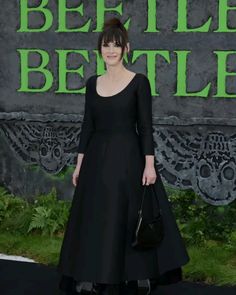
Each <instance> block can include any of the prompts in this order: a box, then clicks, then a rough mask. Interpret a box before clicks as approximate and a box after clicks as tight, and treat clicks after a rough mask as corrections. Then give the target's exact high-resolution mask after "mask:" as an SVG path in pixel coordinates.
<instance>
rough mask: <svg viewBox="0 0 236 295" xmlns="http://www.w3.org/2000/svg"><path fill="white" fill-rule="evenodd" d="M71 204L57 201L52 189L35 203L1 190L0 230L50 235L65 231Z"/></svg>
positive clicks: (36, 199) (54, 191) (37, 198)
mask: <svg viewBox="0 0 236 295" xmlns="http://www.w3.org/2000/svg"><path fill="white" fill-rule="evenodd" d="M70 206H71V202H68V201H61V200H57V196H56V190H55V188H52V190H51V192H50V193H49V194H47V195H39V196H37V197H36V198H35V200H34V202H33V203H31V202H27V201H26V200H23V199H22V198H19V197H16V196H13V195H11V194H9V193H8V192H7V191H6V190H5V189H3V188H1V189H0V229H3V230H5V231H11V232H17V233H21V234H25V235H26V234H28V233H29V232H34V233H40V234H41V235H50V236H52V235H53V234H57V233H59V234H60V233H61V232H63V231H64V228H65V225H66V222H67V219H68V214H69V209H70Z"/></svg>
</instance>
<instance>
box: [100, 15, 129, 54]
mask: <svg viewBox="0 0 236 295" xmlns="http://www.w3.org/2000/svg"><path fill="white" fill-rule="evenodd" d="M103 40H104V43H109V42H113V41H115V42H116V44H117V45H118V46H121V47H122V52H121V57H120V60H121V59H122V57H123V55H124V50H125V47H126V46H127V43H128V42H129V39H128V32H127V30H126V28H125V27H124V25H123V24H122V23H121V21H120V20H119V18H117V17H112V18H110V19H108V20H106V21H105V22H104V25H103V30H102V32H101V33H100V35H99V37H98V52H99V55H100V57H101V56H102V49H101V48H102V41H103Z"/></svg>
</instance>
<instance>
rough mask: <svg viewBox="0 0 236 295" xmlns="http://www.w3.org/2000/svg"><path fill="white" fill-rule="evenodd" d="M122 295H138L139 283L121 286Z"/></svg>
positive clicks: (131, 282)
mask: <svg viewBox="0 0 236 295" xmlns="http://www.w3.org/2000/svg"><path fill="white" fill-rule="evenodd" d="M121 294H122V295H138V281H128V282H126V283H123V284H121Z"/></svg>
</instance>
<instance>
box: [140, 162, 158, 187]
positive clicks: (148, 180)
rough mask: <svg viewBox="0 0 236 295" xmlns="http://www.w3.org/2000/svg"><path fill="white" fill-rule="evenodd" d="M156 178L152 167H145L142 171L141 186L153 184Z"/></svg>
mask: <svg viewBox="0 0 236 295" xmlns="http://www.w3.org/2000/svg"><path fill="white" fill-rule="evenodd" d="M156 178H157V174H156V170H155V167H154V165H150V166H145V168H144V171H143V178H142V184H143V185H149V184H154V183H155V181H156Z"/></svg>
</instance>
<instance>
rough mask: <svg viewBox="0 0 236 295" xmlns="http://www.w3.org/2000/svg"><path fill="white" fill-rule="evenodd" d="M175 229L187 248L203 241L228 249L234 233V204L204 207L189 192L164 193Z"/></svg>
mask: <svg viewBox="0 0 236 295" xmlns="http://www.w3.org/2000/svg"><path fill="white" fill-rule="evenodd" d="M168 192H169V195H168V198H169V200H170V201H171V205H172V209H173V212H174V214H175V216H176V220H177V223H178V226H179V229H180V231H181V233H182V235H183V237H184V239H185V240H186V241H187V243H188V244H191V245H194V244H202V243H205V242H206V241H207V240H215V241H223V242H227V243H228V244H229V245H230V243H231V242H232V241H231V239H232V236H233V235H232V233H233V232H234V231H235V230H236V219H235V216H236V202H235V201H234V202H232V203H231V204H229V205H226V206H214V205H211V204H208V203H206V202H205V201H204V200H203V199H201V198H200V197H199V196H197V195H196V194H195V193H194V192H193V191H192V190H186V191H176V190H172V191H171V190H170V189H169V190H168Z"/></svg>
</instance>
